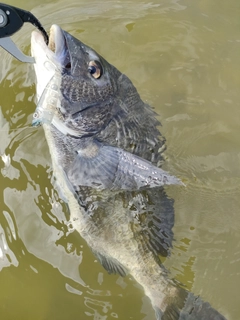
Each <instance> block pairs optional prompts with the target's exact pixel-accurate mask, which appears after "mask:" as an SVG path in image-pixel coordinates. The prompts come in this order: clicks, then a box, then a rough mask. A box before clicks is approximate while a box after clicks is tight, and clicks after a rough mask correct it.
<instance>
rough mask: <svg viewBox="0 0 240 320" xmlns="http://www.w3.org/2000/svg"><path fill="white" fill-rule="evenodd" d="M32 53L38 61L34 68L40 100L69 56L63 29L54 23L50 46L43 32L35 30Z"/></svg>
mask: <svg viewBox="0 0 240 320" xmlns="http://www.w3.org/2000/svg"><path fill="white" fill-rule="evenodd" d="M31 53H32V56H33V57H34V58H35V62H36V63H35V64H34V68H35V74H36V78H37V99H38V101H39V99H40V97H41V95H42V94H43V91H44V89H45V88H46V86H47V84H48V83H49V81H50V80H51V79H52V77H53V76H54V74H55V73H56V71H61V69H62V66H63V63H64V61H65V59H66V57H67V56H68V49H67V46H66V41H65V37H64V34H63V31H62V29H61V28H60V27H59V26H58V25H52V27H51V29H50V36H49V45H48V46H47V45H46V43H45V41H44V38H43V36H42V34H41V33H40V32H38V31H33V32H32V37H31Z"/></svg>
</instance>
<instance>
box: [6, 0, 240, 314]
mask: <svg viewBox="0 0 240 320" xmlns="http://www.w3.org/2000/svg"><path fill="white" fill-rule="evenodd" d="M11 4H13V5H14V4H15V5H16V6H20V7H23V8H25V9H26V10H31V11H32V12H33V13H34V14H35V15H36V16H37V17H38V18H39V19H40V21H41V22H42V24H43V25H44V26H45V28H46V29H47V30H48V29H49V27H50V26H51V24H52V23H57V24H59V25H60V26H61V27H62V28H63V29H65V30H66V31H68V32H71V33H72V34H73V35H74V36H76V37H78V38H80V39H81V40H82V41H83V42H85V43H86V44H88V45H90V46H91V47H93V48H94V49H95V50H97V51H98V52H99V53H101V55H103V56H104V57H105V58H106V59H107V60H108V61H109V62H111V63H112V64H114V65H115V66H116V67H117V68H119V69H120V70H121V71H122V72H124V73H126V74H127V75H128V77H129V78H130V79H131V80H132V81H133V83H134V84H135V86H136V87H137V88H138V90H139V93H140V94H141V97H142V99H143V100H144V101H147V102H148V103H149V104H150V105H152V107H153V108H154V109H155V110H156V111H157V113H158V114H159V119H160V120H161V122H162V127H161V132H162V134H163V135H164V136H165V137H166V139H167V151H166V152H165V158H166V161H165V163H164V169H166V170H167V171H169V172H171V174H174V175H176V176H178V177H180V178H181V179H182V180H183V181H184V182H185V184H186V188H179V187H176V186H171V187H168V188H167V193H168V195H169V196H171V197H173V198H174V200H175V227H174V237H175V241H174V247H173V249H172V254H171V256H170V257H169V258H168V259H166V261H165V265H166V267H167V268H168V269H169V270H170V272H171V276H172V277H174V278H176V279H178V280H179V281H181V282H182V283H183V284H184V285H185V286H186V287H187V288H189V289H190V290H191V291H193V292H194V293H195V294H201V296H202V297H203V298H204V299H205V300H207V301H209V302H210V303H211V304H212V305H213V306H214V307H215V308H217V309H218V310H219V311H221V312H222V313H223V314H224V315H225V316H226V317H227V318H228V319H230V320H238V319H240V304H239V302H240V298H239V287H240V272H239V270H240V232H239V230H240V214H239V207H240V197H239V192H240V152H239V150H240V139H239V125H240V105H239V101H240V91H239V88H240V20H239V14H240V3H239V1H238V0H229V1H227V2H226V1H225V2H224V1H220V2H219V1H212V2H209V1H197V2H193V1H190V0H189V1H177V0H173V1H169V0H168V1H161V2H159V1H156V0H154V1H152V2H147V1H137V0H135V1H134V0H131V1H104V2H99V1H87V0H81V1H76V0H75V1H73V0H69V1H63V0H59V1H46V0H43V1H41V5H39V1H36V0H31V1H28V2H27V3H26V2H25V1H23V0H21V1H12V2H11ZM32 30H33V27H32V26H31V25H25V26H24V27H23V29H22V30H21V31H20V32H19V33H18V34H16V35H14V36H13V38H14V40H15V42H16V43H17V44H18V45H19V47H20V48H21V49H22V50H24V52H25V53H28V54H29V53H30V33H31V31H32ZM0 50H1V68H0V81H1V83H0V97H1V99H0V134H1V139H0V155H1V158H0V171H1V174H0V209H1V210H0V283H1V290H0V300H1V305H0V315H1V319H4V320H5V319H6V320H8V319H10V320H12V319H14V320H18V319H19V320H20V319H26V320H27V319H36V320H38V319H39V320H40V319H59V320H62V319H103V320H105V319H115V318H118V319H136V320H138V319H154V312H153V310H152V307H151V304H150V301H149V300H148V298H146V297H145V296H144V293H143V291H142V289H141V288H140V287H139V285H138V284H137V283H136V282H135V281H134V279H132V278H131V276H128V277H126V278H124V279H122V278H121V277H119V276H117V275H108V273H107V272H106V271H105V270H104V269H103V268H102V266H101V265H100V264H99V263H98V262H97V261H96V259H95V257H94V256H93V255H92V253H91V251H90V249H89V248H88V246H87V244H86V243H85V241H84V240H82V239H81V237H80V236H79V235H78V234H77V233H75V232H72V233H71V232H70V230H69V229H68V226H67V221H68V209H67V206H66V205H65V203H64V202H63V201H62V200H61V199H60V195H58V192H57V191H56V189H55V182H54V178H53V176H52V167H51V160H50V156H49V152H48V147H47V145H46V141H45V138H44V134H43V131H42V129H41V128H37V129H36V128H31V121H32V113H33V112H34V110H35V76H34V71H33V67H32V66H31V65H26V64H22V63H19V62H18V61H16V60H14V59H13V58H12V57H11V56H9V55H8V54H7V53H6V52H3V51H2V49H0Z"/></svg>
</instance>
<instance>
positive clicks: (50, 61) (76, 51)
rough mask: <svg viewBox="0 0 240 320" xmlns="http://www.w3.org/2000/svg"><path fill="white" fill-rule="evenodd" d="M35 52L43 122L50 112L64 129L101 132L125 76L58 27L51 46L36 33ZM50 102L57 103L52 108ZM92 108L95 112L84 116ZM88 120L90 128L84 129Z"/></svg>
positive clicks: (51, 31)
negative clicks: (119, 80) (121, 78)
mask: <svg viewBox="0 0 240 320" xmlns="http://www.w3.org/2000/svg"><path fill="white" fill-rule="evenodd" d="M31 50H32V55H33V56H34V58H35V61H36V63H35V64H34V68H35V73H36V78H37V99H38V101H39V102H38V103H39V104H40V105H38V109H39V108H40V109H41V111H43V116H42V118H43V119H42V120H43V121H44V120H46V119H44V118H46V117H47V116H46V114H47V112H48V113H50V114H51V117H50V120H51V121H52V118H53V116H54V119H55V121H58V122H62V126H65V127H68V128H72V129H74V128H76V127H77V128H78V131H79V132H81V133H79V134H80V135H81V134H82V132H84V133H85V134H88V133H90V134H91V132H97V131H99V130H101V128H102V126H104V125H106V123H107V122H108V121H109V118H110V112H109V110H110V106H111V105H113V103H114V101H116V95H117V87H118V85H117V83H118V79H119V77H120V76H121V73H120V72H119V71H118V70H117V69H116V68H115V67H113V66H112V65H111V64H109V63H108V62H107V61H106V60H105V59H103V58H102V57H101V56H100V55H99V54H97V53H96V52H95V51H94V50H93V49H91V48H90V47H88V46H87V45H85V44H84V43H82V42H81V41H80V40H78V39H76V38H75V37H73V36H72V35H70V34H69V33H68V32H66V31H64V30H62V29H61V28H60V27H59V26H57V25H53V26H52V27H51V29H50V36H49V44H48V46H47V45H46V43H45V41H44V38H43V36H42V35H41V34H40V33H39V32H37V31H33V33H32V38H31ZM54 88H55V93H54V92H52V89H53V90H54ZM54 97H55V100H54ZM113 97H114V98H113ZM41 100H42V101H41ZM49 100H51V101H53V100H54V101H53V103H52V104H51V103H50V104H49V103H48V102H49ZM56 100H57V101H56ZM113 100H114V101H113ZM89 108H91V110H90V111H91V112H89V110H88V112H83V111H84V110H86V109H89ZM90 113H91V114H92V117H91V116H90ZM86 119H87V122H88V125H85V126H84V123H85V124H86V121H85V120H86ZM94 119H95V120H94ZM96 119H97V120H98V121H96ZM80 120H81V121H80ZM69 130H70V129H69Z"/></svg>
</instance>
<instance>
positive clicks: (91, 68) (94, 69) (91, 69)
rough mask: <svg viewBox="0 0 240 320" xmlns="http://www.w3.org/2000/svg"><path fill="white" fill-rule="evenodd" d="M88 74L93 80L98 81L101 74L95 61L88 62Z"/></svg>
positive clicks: (99, 65) (98, 63) (99, 67)
mask: <svg viewBox="0 0 240 320" xmlns="http://www.w3.org/2000/svg"><path fill="white" fill-rule="evenodd" d="M88 72H89V73H90V74H91V75H92V76H93V78H95V79H99V78H100V77H101V75H102V73H103V69H102V66H101V64H100V62H98V61H95V60H92V61H90V62H89V64H88Z"/></svg>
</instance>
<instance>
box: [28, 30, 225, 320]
mask: <svg viewBox="0 0 240 320" xmlns="http://www.w3.org/2000/svg"><path fill="white" fill-rule="evenodd" d="M31 48H32V55H33V56H34V58H35V60H36V64H35V72H36V76H37V99H38V106H37V109H36V113H35V115H34V120H33V124H41V125H42V126H43V128H44V132H45V136H46V140H47V143H48V145H49V150H50V154H51V158H52V163H53V171H54V174H55V176H56V178H57V181H58V186H59V188H60V189H61V192H62V193H63V194H64V198H65V199H66V201H67V202H68V206H69V208H70V214H71V222H72V225H73V227H74V228H75V229H76V230H77V231H78V232H79V233H80V235H81V236H82V237H83V238H84V239H85V240H86V242H87V243H88V245H89V246H90V248H91V249H92V251H93V253H94V254H95V255H96V257H97V258H98V260H99V261H100V262H101V264H102V265H103V267H104V268H106V269H107V271H108V272H109V273H119V274H120V275H121V276H124V275H126V274H128V273H129V274H131V275H132V276H133V277H134V278H135V279H136V281H137V282H138V283H139V284H141V285H142V287H143V288H144V291H145V293H146V295H147V296H148V297H149V298H150V300H151V303H152V305H153V307H154V309H155V311H156V317H157V319H225V318H224V317H223V316H222V315H220V314H219V313H218V312H217V311H216V310H215V309H213V308H212V307H211V306H210V305H209V304H208V303H206V302H203V301H202V300H201V299H200V298H197V297H195V296H194V295H193V294H192V293H189V292H187V291H186V290H184V289H182V288H181V287H179V286H178V285H177V284H176V283H175V282H174V281H173V280H170V279H168V277H167V272H166V270H165V268H164V266H163V265H162V263H161V260H160V255H162V256H167V255H168V254H169V250H170V248H171V243H172V238H173V233H172V227H173V223H174V209H173V200H172V199H170V198H169V197H168V196H167V195H166V193H165V191H164V185H166V184H179V185H181V184H182V183H181V181H180V180H179V179H177V178H176V177H174V176H171V175H169V174H168V173H167V172H165V171H164V170H162V169H161V168H160V164H161V163H162V160H163V159H162V151H163V150H164V148H165V139H164V137H162V136H161V134H160V132H159V130H158V127H159V126H160V122H159V121H158V120H157V119H156V114H155V113H154V112H153V110H152V109H151V108H150V107H149V106H148V105H147V104H145V103H144V102H143V101H142V100H141V98H140V96H139V94H138V92H137V90H136V88H135V87H134V86H133V84H132V82H131V81H130V80H129V78H128V77H127V76H125V75H124V74H122V73H121V72H120V71H119V70H117V69H116V68H115V67H114V66H112V65H111V64H109V63H108V62H107V61H106V60H105V59H104V58H103V57H101V56H100V55H99V54H97V53H96V52H95V51H94V50H93V49H91V48H90V47H88V46H86V45H85V44H83V43H82V42H81V41H80V40H78V39H76V38H74V37H73V36H72V35H70V34H69V33H67V32H65V31H63V30H62V29H61V28H60V27H59V26H56V25H53V26H52V28H51V31H50V39H49V45H48V47H47V45H46V44H45V42H44V39H43V37H42V35H41V34H40V33H38V32H36V31H34V32H33V33H32V40H31Z"/></svg>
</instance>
